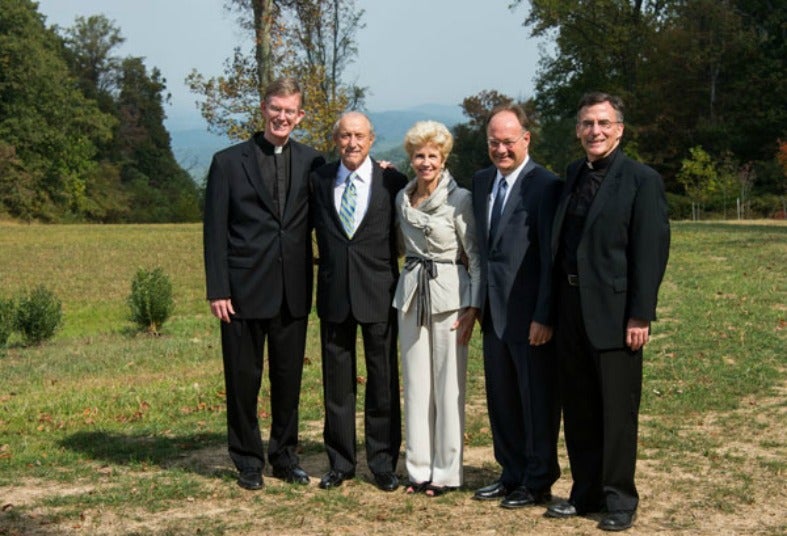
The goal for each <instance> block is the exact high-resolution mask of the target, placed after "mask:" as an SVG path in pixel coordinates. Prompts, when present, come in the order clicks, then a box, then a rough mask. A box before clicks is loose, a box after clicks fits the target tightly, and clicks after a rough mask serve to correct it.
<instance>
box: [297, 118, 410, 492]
mask: <svg viewBox="0 0 787 536" xmlns="http://www.w3.org/2000/svg"><path fill="white" fill-rule="evenodd" d="M334 141H335V142H336V147H337V149H338V152H339V156H340V158H341V160H340V161H338V162H334V163H331V164H326V165H325V166H323V167H321V168H320V169H318V170H317V171H315V172H314V173H312V175H311V181H312V191H313V206H312V213H313V217H314V228H315V231H316V234H317V244H318V247H319V257H320V262H319V270H318V277H317V314H318V315H319V317H320V336H321V340H322V366H323V390H324V397H325V428H324V432H323V437H324V441H325V448H326V450H327V453H328V460H329V462H330V470H329V471H328V472H327V473H326V474H325V475H324V476H323V477H322V480H321V481H320V488H322V489H330V488H336V487H338V486H340V485H341V484H342V482H344V481H345V480H347V479H349V478H353V477H354V476H355V467H356V446H355V441H356V434H355V397H356V391H357V385H356V383H357V368H356V355H355V341H356V333H357V330H358V328H359V327H360V329H361V335H362V337H363V344H364V357H365V358H366V374H367V377H366V389H365V391H366V401H365V404H364V416H365V418H364V422H365V437H366V458H367V463H368V465H369V468H370V469H371V471H372V473H373V475H374V481H375V484H376V485H377V487H379V488H380V489H382V490H384V491H393V490H395V489H396V488H397V487H398V486H399V481H398V478H397V476H396V474H395V470H396V463H397V460H398V457H399V447H400V445H401V434H402V432H401V416H400V415H401V414H400V409H399V375H398V374H399V373H398V367H397V359H396V336H397V331H396V317H395V311H394V309H393V308H392V302H393V295H394V291H395V289H396V282H397V278H398V276H399V267H398V262H397V246H396V228H395V218H396V212H395V200H396V194H397V193H398V192H399V190H401V189H402V188H403V187H404V185H405V183H406V182H407V179H406V177H405V176H404V175H402V174H401V173H399V172H397V171H395V170H394V169H392V168H388V169H383V168H381V167H380V165H379V164H378V163H377V162H375V161H374V160H372V159H371V158H370V157H369V149H370V148H371V145H372V143H373V142H374V131H373V129H372V124H371V122H370V121H369V119H368V118H367V117H366V116H365V115H363V114H361V113H359V112H348V113H346V114H345V115H343V116H342V117H341V119H339V121H337V123H336V125H335V127H334Z"/></svg>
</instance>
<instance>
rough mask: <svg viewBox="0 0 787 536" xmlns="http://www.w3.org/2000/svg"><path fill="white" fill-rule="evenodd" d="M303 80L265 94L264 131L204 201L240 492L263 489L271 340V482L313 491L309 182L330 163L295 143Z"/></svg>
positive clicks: (225, 165) (226, 165)
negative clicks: (305, 396)
mask: <svg viewBox="0 0 787 536" xmlns="http://www.w3.org/2000/svg"><path fill="white" fill-rule="evenodd" d="M301 104H302V101H301V90H300V87H299V86H298V83H297V81H295V80H294V79H291V78H283V79H279V80H276V81H274V82H273V83H271V85H270V86H269V87H268V88H267V91H266V94H265V99H264V101H263V103H262V113H263V116H264V118H265V129H264V131H263V132H260V133H257V134H255V135H254V136H253V137H252V139H250V140H249V141H246V142H244V143H240V144H238V145H234V146H232V147H229V148H228V149H225V150H223V151H220V152H218V153H216V155H214V157H213V162H212V163H211V166H210V173H209V175H208V184H207V190H206V194H205V222H204V247H205V272H206V276H207V277H206V279H207V291H208V292H207V294H208V300H210V309H211V312H212V313H213V315H214V316H216V317H217V318H219V319H220V320H221V348H222V354H223V359H224V380H225V385H226V396H227V431H228V442H229V453H230V456H231V458H232V460H233V462H234V463H235V466H236V467H237V469H238V471H239V477H238V485H240V486H241V487H243V488H246V489H260V488H262V487H263V478H262V470H263V467H264V465H265V454H264V451H263V445H262V438H261V437H260V428H259V422H258V420H257V396H258V393H259V390H260V384H261V381H262V369H263V346H264V343H265V339H266V338H267V340H268V363H269V371H268V376H269V378H270V383H271V414H272V423H271V436H270V442H269V444H268V462H269V463H270V464H271V466H272V467H273V471H272V472H273V476H275V477H277V478H282V479H284V480H286V481H288V482H295V483H298V484H308V483H309V476H308V475H307V474H306V472H305V471H304V470H303V469H302V468H301V467H300V466H299V465H298V455H297V454H296V447H297V444H298V401H299V396H300V388H301V376H302V373H303V357H304V351H305V347H306V326H307V319H308V315H309V311H310V310H311V299H312V278H313V275H312V264H313V260H312V249H311V248H312V245H311V233H310V225H309V224H310V222H309V182H308V177H309V173H310V172H311V171H312V170H313V169H315V168H317V167H319V166H320V165H322V164H324V163H325V159H324V158H323V157H322V155H320V154H319V153H318V152H317V151H315V150H314V149H312V148H311V147H307V146H306V145H303V144H300V143H298V142H296V141H294V140H292V139H290V134H291V133H292V131H293V129H294V128H295V127H296V126H297V125H298V123H299V122H300V121H301V119H302V118H303V116H304V111H303V109H302V108H301Z"/></svg>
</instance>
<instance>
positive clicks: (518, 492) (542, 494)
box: [500, 486, 552, 508]
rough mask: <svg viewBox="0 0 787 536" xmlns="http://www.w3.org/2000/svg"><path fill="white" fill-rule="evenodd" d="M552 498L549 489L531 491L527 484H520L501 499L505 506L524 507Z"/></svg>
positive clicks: (542, 502) (502, 504)
mask: <svg viewBox="0 0 787 536" xmlns="http://www.w3.org/2000/svg"><path fill="white" fill-rule="evenodd" d="M551 500H552V491H551V490H549V489H546V490H539V491H530V490H529V489H527V488H526V487H525V486H519V487H518V488H516V489H515V490H514V491H512V492H511V493H509V494H508V495H506V497H505V499H503V500H502V501H500V506H502V507H503V508H522V507H524V506H532V505H535V504H544V503H548V502H549V501H551Z"/></svg>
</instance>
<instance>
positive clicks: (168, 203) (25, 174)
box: [0, 0, 200, 223]
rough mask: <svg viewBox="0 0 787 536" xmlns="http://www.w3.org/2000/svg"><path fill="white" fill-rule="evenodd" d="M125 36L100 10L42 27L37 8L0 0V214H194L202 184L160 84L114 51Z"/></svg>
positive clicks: (114, 218)
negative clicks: (184, 163) (187, 162)
mask: <svg viewBox="0 0 787 536" xmlns="http://www.w3.org/2000/svg"><path fill="white" fill-rule="evenodd" d="M123 40H124V39H123V37H122V35H121V33H120V30H119V29H118V28H117V27H116V26H115V25H114V24H113V22H111V21H109V20H108V19H107V18H106V17H104V16H103V15H96V16H90V17H77V19H76V20H75V23H74V25H73V26H71V27H69V28H58V27H47V26H46V25H45V19H44V17H43V16H42V15H41V14H40V13H39V12H38V5H37V4H36V3H35V2H32V1H30V0H0V215H2V214H5V215H6V217H10V218H14V219H19V220H39V221H48V222H68V221H88V222H107V223H109V222H165V221H168V222H176V221H194V220H197V219H199V217H200V209H199V188H198V187H197V185H196V184H195V183H194V181H193V180H192V178H191V177H190V176H189V174H188V173H187V172H186V171H185V170H184V169H183V168H182V167H181V166H180V165H178V163H177V162H176V160H175V158H174V156H173V154H172V150H171V147H170V136H169V133H168V132H167V130H166V128H165V127H164V123H163V121H164V118H165V114H164V108H163V104H164V103H165V102H166V101H167V99H168V95H167V94H166V81H165V79H164V78H163V77H162V75H161V72H160V71H159V70H158V69H156V68H153V69H148V68H147V67H146V66H145V64H144V62H143V59H142V58H140V57H133V56H129V57H125V58H121V57H118V56H117V55H115V49H116V48H117V46H118V45H120V44H121V43H122V42H123Z"/></svg>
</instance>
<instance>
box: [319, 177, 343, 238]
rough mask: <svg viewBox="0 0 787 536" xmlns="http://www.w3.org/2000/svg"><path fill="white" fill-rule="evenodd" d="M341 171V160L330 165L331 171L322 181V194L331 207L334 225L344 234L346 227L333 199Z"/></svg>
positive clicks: (327, 204) (326, 203)
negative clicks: (334, 188)
mask: <svg viewBox="0 0 787 536" xmlns="http://www.w3.org/2000/svg"><path fill="white" fill-rule="evenodd" d="M338 172H339V162H336V163H335V164H334V165H332V166H331V167H330V171H329V173H327V174H326V176H325V180H323V181H322V182H321V183H320V189H321V192H320V195H322V196H323V200H324V203H325V205H326V206H329V207H331V208H330V210H329V212H330V213H331V219H332V220H333V223H334V225H336V227H337V228H338V229H339V232H341V233H342V235H344V236H346V235H345V234H344V227H343V226H342V220H340V219H339V212H337V210H338V209H337V208H336V203H335V202H334V199H333V185H334V183H335V182H336V174H337V173H338Z"/></svg>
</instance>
